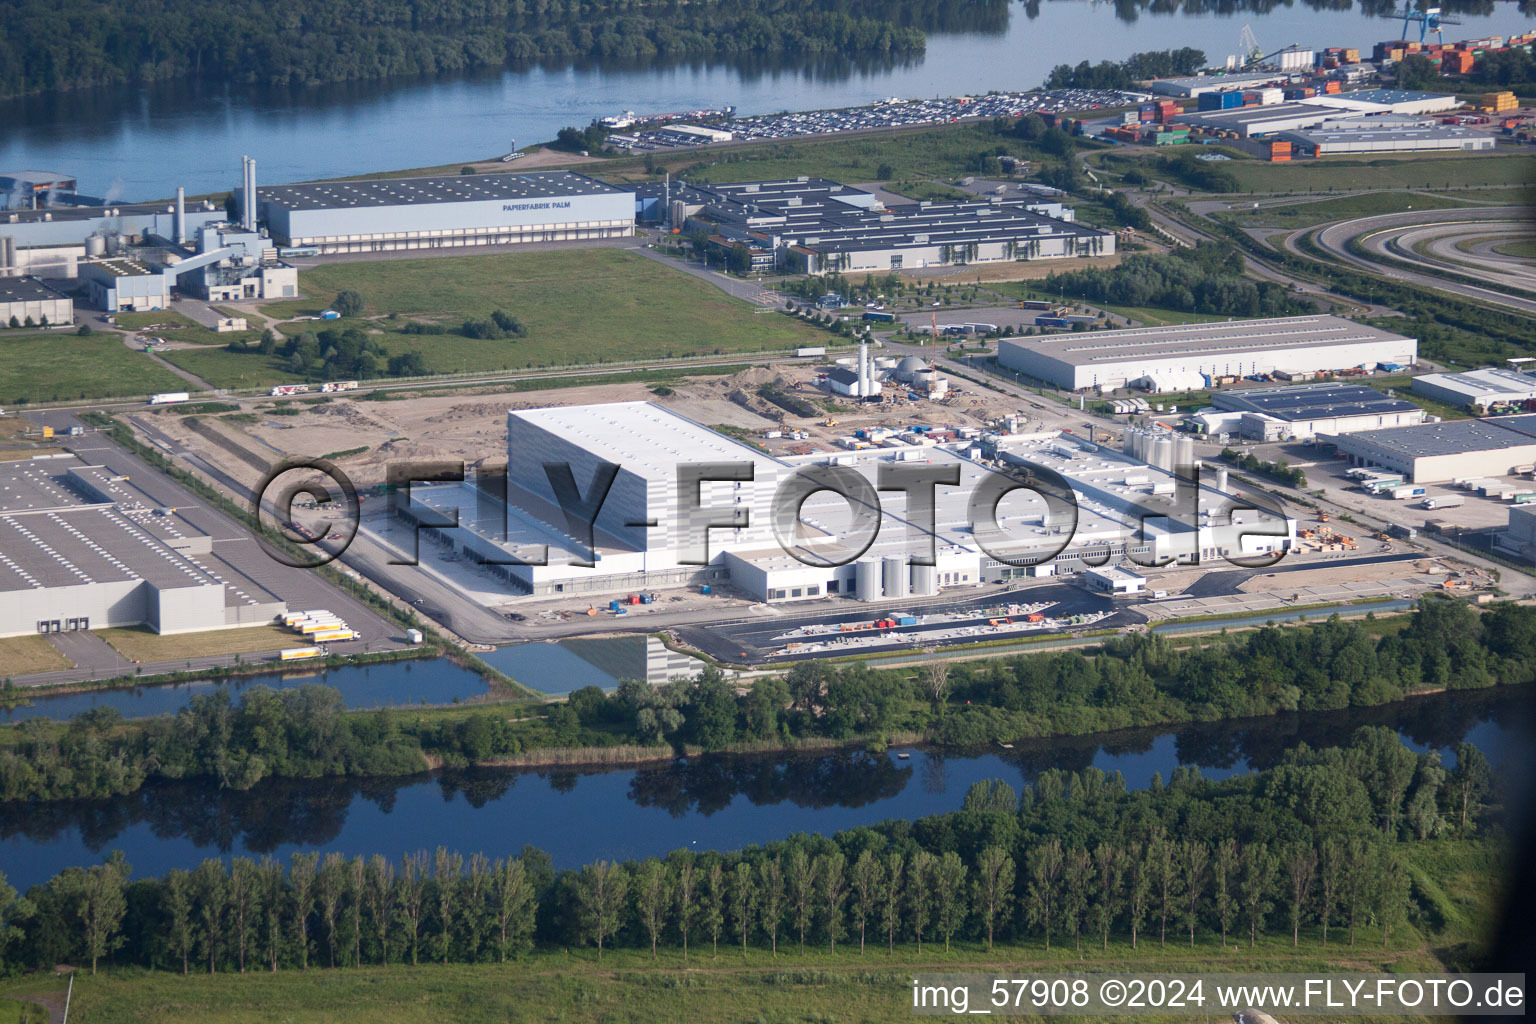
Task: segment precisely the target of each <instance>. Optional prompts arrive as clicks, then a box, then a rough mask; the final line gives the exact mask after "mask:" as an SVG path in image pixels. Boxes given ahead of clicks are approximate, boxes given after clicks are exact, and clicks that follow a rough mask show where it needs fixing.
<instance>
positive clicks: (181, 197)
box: [171, 185, 187, 245]
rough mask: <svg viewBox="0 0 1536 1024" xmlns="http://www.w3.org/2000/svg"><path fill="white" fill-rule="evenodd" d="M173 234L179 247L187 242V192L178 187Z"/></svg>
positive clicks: (172, 224)
mask: <svg viewBox="0 0 1536 1024" xmlns="http://www.w3.org/2000/svg"><path fill="white" fill-rule="evenodd" d="M171 234H172V236H173V237H174V238H175V240H176V244H177V245H185V244H186V241H187V190H186V189H184V188H182V187H181V186H180V185H177V186H176V218H175V220H174V221H172V223H171Z"/></svg>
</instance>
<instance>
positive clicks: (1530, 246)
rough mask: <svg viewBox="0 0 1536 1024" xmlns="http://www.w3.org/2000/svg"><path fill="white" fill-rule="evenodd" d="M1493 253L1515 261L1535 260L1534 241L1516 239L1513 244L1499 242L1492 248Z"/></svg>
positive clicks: (1535, 247) (1535, 245)
mask: <svg viewBox="0 0 1536 1024" xmlns="http://www.w3.org/2000/svg"><path fill="white" fill-rule="evenodd" d="M1493 251H1494V252H1497V253H1503V254H1504V255H1505V256H1514V257H1515V258H1516V259H1522V260H1536V241H1531V240H1529V239H1516V240H1515V241H1513V242H1500V243H1499V244H1497V245H1495V246H1494V247H1493Z"/></svg>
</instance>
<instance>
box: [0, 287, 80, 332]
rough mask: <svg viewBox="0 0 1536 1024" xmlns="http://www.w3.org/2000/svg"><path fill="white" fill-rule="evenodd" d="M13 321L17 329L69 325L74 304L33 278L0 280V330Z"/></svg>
mask: <svg viewBox="0 0 1536 1024" xmlns="http://www.w3.org/2000/svg"><path fill="white" fill-rule="evenodd" d="M12 320H14V321H16V323H17V324H18V325H20V324H25V323H26V322H27V321H28V320H31V321H32V322H33V323H34V324H70V323H74V322H75V302H74V300H73V299H71V298H70V297H69V296H68V295H64V294H62V293H60V292H56V291H54V290H53V289H52V288H50V287H48V286H47V285H46V284H43V282H41V281H39V280H38V279H37V278H35V277H0V327H7V326H9V325H10V323H11V321H12Z"/></svg>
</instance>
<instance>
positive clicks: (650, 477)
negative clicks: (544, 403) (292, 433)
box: [364, 402, 1295, 603]
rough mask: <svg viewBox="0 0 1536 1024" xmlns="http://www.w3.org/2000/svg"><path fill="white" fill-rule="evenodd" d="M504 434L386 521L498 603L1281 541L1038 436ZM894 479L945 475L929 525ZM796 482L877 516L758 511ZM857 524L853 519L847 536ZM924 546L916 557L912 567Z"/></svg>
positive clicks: (1229, 511) (1134, 471) (631, 411)
mask: <svg viewBox="0 0 1536 1024" xmlns="http://www.w3.org/2000/svg"><path fill="white" fill-rule="evenodd" d="M507 431H508V442H507V445H508V466H507V474H506V477H505V478H504V479H500V478H496V477H487V478H483V479H482V480H479V481H475V482H469V483H464V484H449V485H417V486H414V487H413V488H412V489H411V492H410V499H409V500H410V504H409V505H407V506H404V507H403V508H402V509H400V512H401V514H402V515H403V516H404V517H405V518H406V519H407V520H408V521H411V522H415V523H422V524H431V523H438V524H443V525H440V526H438V527H435V528H433V529H430V530H423V531H422V537H423V539H424V540H426V539H427V538H432V539H433V540H434V541H435V544H436V545H439V546H442V547H443V548H446V549H450V550H451V551H452V552H454V553H460V552H462V553H463V555H464V556H465V557H466V558H467V559H468V560H471V561H475V562H479V563H481V564H483V565H485V567H486V568H487V569H488V570H489V571H491V572H492V573H494V574H496V575H497V576H498V577H499V578H500V579H502V580H504V581H505V585H506V586H509V587H510V588H511V590H512V592H513V593H514V594H522V595H532V596H537V597H546V598H547V597H550V596H554V595H594V596H595V595H605V594H629V593H645V592H650V591H654V590H659V589H664V588H671V587H678V586H684V585H689V584H696V585H703V586H711V587H713V586H717V585H720V584H726V583H729V584H730V585H732V586H734V587H736V588H738V589H739V590H742V591H744V592H746V593H747V594H748V595H750V596H752V597H753V598H755V599H757V600H759V601H766V602H770V603H778V602H785V601H797V600H809V599H816V598H822V597H826V596H829V595H853V596H856V597H859V598H861V599H864V600H874V599H877V598H881V597H885V598H904V597H908V596H912V597H924V596H932V595H934V594H937V593H939V592H941V591H942V590H945V589H950V588H957V587H958V588H974V587H978V586H981V585H983V584H985V583H994V582H998V581H1002V580H1008V579H1012V578H1015V577H1021V576H1028V575H1054V574H1056V573H1061V572H1076V571H1080V570H1082V569H1086V568H1090V567H1094V566H1098V565H1102V564H1111V563H1114V562H1116V561H1122V560H1129V561H1131V562H1133V563H1138V564H1155V563H1157V562H1159V561H1163V560H1171V559H1178V558H1184V559H1194V558H1203V559H1216V558H1219V557H1221V556H1223V555H1236V554H1257V553H1262V552H1266V551H1276V550H1282V549H1284V548H1286V547H1288V546H1289V545H1290V544H1291V543H1292V541H1293V540H1294V537H1295V523H1294V521H1292V520H1290V519H1289V518H1288V517H1286V516H1285V515H1284V514H1283V513H1280V512H1276V511H1272V510H1267V509H1256V508H1253V507H1252V504H1253V503H1252V502H1251V501H1234V500H1233V499H1231V498H1229V497H1228V496H1227V495H1225V494H1223V493H1221V492H1220V491H1219V490H1218V489H1217V488H1214V487H1211V486H1209V484H1207V485H1205V486H1202V487H1201V488H1200V491H1199V493H1198V495H1196V494H1193V493H1189V494H1186V495H1181V494H1180V493H1179V491H1180V484H1179V483H1178V481H1177V480H1176V479H1175V478H1174V477H1173V476H1172V475H1170V473H1169V472H1168V471H1166V470H1164V469H1159V468H1157V467H1155V466H1152V465H1149V464H1147V463H1146V462H1143V461H1141V460H1138V459H1135V458H1131V457H1129V456H1126V455H1124V454H1122V453H1120V452H1117V451H1115V450H1114V449H1112V448H1107V447H1102V446H1100V445H1096V444H1094V443H1092V442H1089V441H1085V440H1083V439H1081V438H1072V437H1069V436H1067V435H1057V434H1055V433H1042V434H1030V435H987V436H981V437H974V438H962V439H957V440H955V441H951V442H939V441H936V440H935V439H932V438H919V437H917V436H913V437H911V438H908V439H902V438H899V437H895V436H892V437H887V438H884V439H883V440H882V442H881V444H880V446H878V447H868V448H864V449H863V450H859V451H841V452H835V453H819V454H818V453H812V454H807V455H792V456H784V457H775V456H770V455H767V454H765V453H763V452H762V451H759V450H758V449H756V448H752V447H748V446H746V445H743V444H740V443H738V442H736V441H734V440H732V439H730V438H727V437H723V436H722V435H720V434H717V433H716V432H714V431H713V430H710V429H709V428H707V427H704V426H702V425H700V424H698V423H694V422H693V421H691V420H688V419H686V418H685V417H682V416H680V415H678V414H676V413H674V412H671V411H669V410H666V409H663V408H660V407H658V406H655V405H652V404H649V403H643V402H626V403H616V404H611V405H595V406H571V407H565V408H549V409H527V410H514V411H512V412H509V413H508V417H507ZM983 457H986V458H988V459H991V460H994V461H995V462H997V463H1001V464H1003V465H1006V466H1009V467H1012V468H1011V469H1010V471H1009V472H1010V473H1015V474H1016V475H1014V476H1012V478H1011V479H1012V480H1013V482H1014V484H1015V486H1014V488H1013V489H1011V490H1010V491H1009V492H1008V494H1007V496H1006V497H1005V498H1003V499H1002V500H1000V501H999V502H998V503H997V516H998V530H997V531H996V533H995V534H989V535H988V536H987V537H985V538H981V539H979V538H978V530H977V528H976V527H975V525H974V524H973V522H972V517H973V513H972V509H971V496H972V495H973V494H974V492H975V491H976V489H977V488H978V487H979V486H982V485H983V483H985V482H988V481H991V482H1008V479H1009V477H1007V476H1004V477H999V476H998V475H997V473H996V471H995V470H993V469H990V468H988V467H987V465H985V464H984V463H983V462H982V458H983ZM550 463H555V464H562V465H568V466H569V467H570V477H569V478H567V479H568V482H567V483H566V484H564V485H558V484H556V483H552V482H551V480H552V478H551V475H550V474H549V472H548V471H547V469H546V466H547V465H549V464H550ZM605 466H607V467H611V468H609V469H608V470H607V471H606V472H608V473H610V474H611V483H610V484H609V485H608V487H607V490H606V492H605V493H606V497H605V498H604V499H603V502H602V504H601V505H600V506H599V507H598V512H597V514H596V516H595V517H592V516H591V514H590V513H587V517H586V520H584V519H583V517H580V516H568V515H566V514H565V513H564V512H562V511H561V503H560V499H559V493H560V491H559V489H558V488H559V487H561V486H563V487H565V488H566V494H565V504H566V507H572V506H573V504H575V503H576V495H575V494H571V493H570V492H569V486H570V484H571V483H574V485H575V487H576V488H577V490H578V492H579V493H581V494H588V496H589V499H590V488H591V487H592V486H593V484H598V486H601V483H600V482H599V481H601V480H602V479H603V478H602V477H600V476H599V475H598V473H599V470H601V469H602V468H603V467H605ZM688 466H694V467H698V468H699V469H701V470H703V471H704V475H705V476H707V477H709V479H705V480H702V481H695V482H688V481H684V482H682V483H680V482H679V479H678V477H679V471H680V470H681V469H683V468H685V467H688ZM903 467H905V468H910V469H913V470H922V471H925V472H927V471H932V470H935V469H936V470H938V471H941V472H945V473H950V472H953V473H954V474H955V476H956V478H957V479H958V480H959V484H958V486H939V487H937V488H936V489H935V491H934V501H935V509H934V518H933V523H932V529H931V530H930V529H928V528H927V527H926V526H925V525H923V520H922V517H921V516H920V515H919V513H918V512H917V510H916V509H915V508H913V509H909V508H908V507H907V500H906V497H905V492H904V491H903V490H901V489H899V488H897V489H894V490H892V489H890V487H889V484H888V483H887V485H886V487H887V489H886V490H884V491H880V492H877V491H876V488H877V487H879V486H881V483H882V479H883V478H884V477H885V476H886V475H887V474H888V473H892V472H896V471H899V470H900V469H901V468H903ZM803 472H812V473H823V474H826V473H841V474H849V473H851V474H854V475H855V476H856V477H857V478H861V479H863V480H864V481H865V482H866V483H867V484H868V487H869V490H868V492H866V493H867V494H870V495H873V494H876V493H878V494H879V497H878V506H877V507H874V506H872V505H871V504H870V503H866V501H865V499H863V498H855V499H845V498H844V497H842V496H841V495H839V494H837V493H835V492H832V491H828V490H812V491H808V492H802V493H804V500H803V501H802V502H801V503H800V504H799V506H798V509H797V508H796V507H795V505H794V504H793V502H790V503H787V504H784V505H780V504H776V503H775V497H776V495H778V494H779V489H780V487H781V485H783V484H785V483H786V482H791V483H792V482H793V481H791V480H790V478H791V477H798V474H799V473H803ZM1026 473H1029V474H1036V476H1037V478H1038V476H1039V475H1042V474H1044V475H1059V478H1060V479H1062V480H1064V481H1066V484H1067V487H1068V488H1069V489H1070V494H1069V495H1053V496H1051V497H1050V498H1047V497H1045V496H1042V495H1041V494H1040V493H1037V492H1032V491H1030V490H1027V489H1022V487H1021V486H1020V485H1018V482H1019V481H1022V480H1024V479H1026ZM558 478H559V475H558V474H557V476H556V479H558ZM503 489H504V490H503ZM503 495H504V496H505V500H504V501H503V500H502V496H503ZM1058 499H1061V500H1058ZM1236 506H1244V507H1236ZM587 507H590V505H589V506H587ZM854 508H857V509H858V515H857V516H856V515H855V512H854ZM860 516H862V517H864V518H865V524H864V525H863V526H858V525H856V522H857V520H858V519H859V517H860ZM587 520H590V534H589V535H588V534H587V530H588V527H587V525H586V521H587ZM453 523H456V524H457V525H449V524H453ZM869 525H873V526H874V527H875V530H874V536H873V538H872V539H869V542H868V544H867V545H865V546H864V547H863V550H862V551H860V550H858V546H859V543H860V541H859V540H858V539H856V538H857V537H861V536H864V535H865V533H866V528H867V526H869ZM364 528H365V529H369V528H371V527H369V526H367V525H366V524H365V527H364ZM706 528H707V538H708V539H707V544H706V543H705V541H704V538H705V536H706ZM588 537H589V538H590V541H589V539H588ZM984 540H985V544H984V543H983V541H984ZM589 543H590V546H589ZM845 545H847V547H845ZM431 546H432V545H429V544H427V543H423V544H422V549H423V551H428V550H430V547H431ZM930 552H931V564H924V563H925V562H928V561H930V559H929V558H928V557H927V556H928V555H929V554H930ZM914 555H916V556H918V557H917V559H916V560H914V557H913V556H914ZM997 556H1002V557H1001V558H999V557H997ZM839 561H841V562H842V563H843V564H832V563H835V562H839ZM498 586H499V585H498Z"/></svg>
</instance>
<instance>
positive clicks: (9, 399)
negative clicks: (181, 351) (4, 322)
mask: <svg viewBox="0 0 1536 1024" xmlns="http://www.w3.org/2000/svg"><path fill="white" fill-rule="evenodd" d="M186 386H187V382H186V381H184V380H182V379H181V378H180V377H178V376H176V375H175V374H174V373H172V372H171V371H169V370H167V369H166V368H165V367H163V366H160V365H158V364H156V363H155V362H154V361H153V360H152V359H150V357H149V356H147V355H144V354H143V353H140V352H130V351H129V350H128V349H126V348H124V347H123V343H122V341H121V340H120V339H119V338H118V337H117V335H111V334H95V335H92V336H91V337H88V338H78V337H76V336H74V335H73V334H46V335H41V334H17V335H10V334H4V333H0V405H21V404H24V403H26V402H62V401H69V400H72V399H79V398H127V397H134V396H138V395H150V394H153V393H154V392H156V391H183V390H185V389H186Z"/></svg>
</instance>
